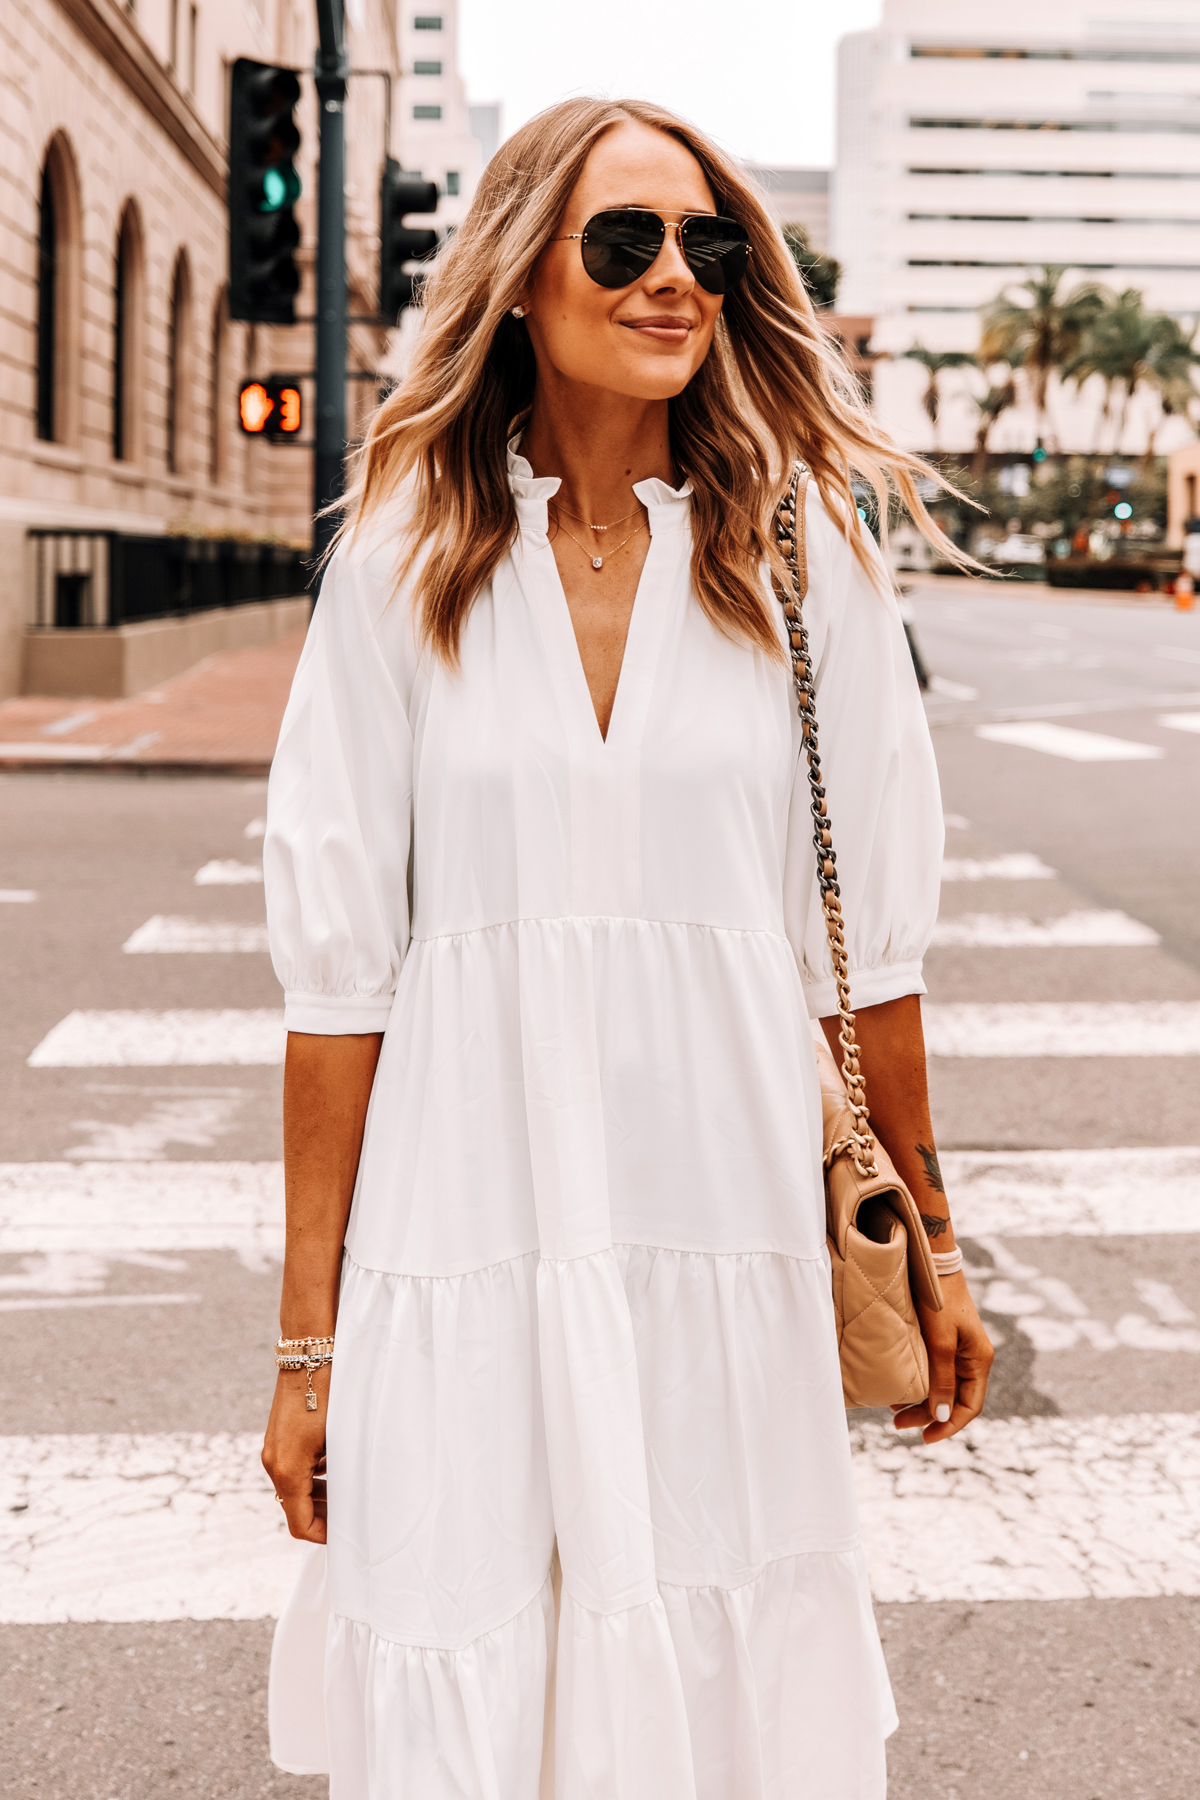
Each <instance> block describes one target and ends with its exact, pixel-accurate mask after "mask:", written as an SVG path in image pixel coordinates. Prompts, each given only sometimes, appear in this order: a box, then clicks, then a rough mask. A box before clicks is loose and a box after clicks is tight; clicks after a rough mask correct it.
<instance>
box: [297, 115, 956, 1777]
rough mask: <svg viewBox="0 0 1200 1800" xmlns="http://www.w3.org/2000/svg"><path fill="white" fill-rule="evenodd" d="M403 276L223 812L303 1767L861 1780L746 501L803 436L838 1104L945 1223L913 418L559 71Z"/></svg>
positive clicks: (817, 1231)
mask: <svg viewBox="0 0 1200 1800" xmlns="http://www.w3.org/2000/svg"><path fill="white" fill-rule="evenodd" d="M614 212H619V213H621V214H622V216H618V217H614V216H613V215H614ZM425 312H426V317H425V323H424V327H423V331H422V335H421V338H420V340H419V343H418V347H417V352H416V358H415V362H414V364H413V367H412V369H411V372H410V374H409V376H408V378H407V379H406V381H405V383H404V384H403V386H402V387H401V388H400V389H399V390H398V391H397V392H396V393H395V394H394V395H393V396H392V397H391V398H390V399H389V400H388V401H387V402H386V404H385V405H384V406H383V407H382V408H381V410H380V412H379V414H378V415H377V417H376V419H375V422H374V425H373V427H372V430H371V434H370V437H369V440H368V443H367V446H366V450H365V454H364V457H363V462H362V467H361V471H360V478H359V481H358V485H357V488H356V490H355V492H354V494H353V496H352V504H351V510H350V519H349V529H348V530H347V532H346V534H345V536H344V539H343V542H342V544H341V546H340V548H339V549H338V551H337V553H336V555H335V557H334V559H333V561H332V562H331V564H330V566H329V569H328V571H327V573H326V576H325V582H324V586H323V589H322V594H321V599H320V603H319V605H318V607H317V610H316V614H315V618H314V622H313V626H312V629H311V631H310V633H309V639H308V643H307V645H306V648H305V651H304V656H303V659H302V661H301V665H300V668H299V671H298V673H297V676H296V682H295V687H294V690H293V693H292V698H291V702H290V704H289V707H288V712H287V716H286V719H285V721H284V726H283V731H282V735H281V738H280V745H279V751H278V754H277V757H276V760H275V764H274V768H273V772H272V777H271V794H270V803H269V821H268V831H267V840H266V849H265V854H266V874H267V883H268V901H269V908H270V917H271V931H272V945H273V950H274V956H275V965H276V968H277V970H278V972H279V975H280V979H281V980H282V982H283V984H284V986H285V988H286V989H287V1025H288V1030H289V1038H288V1053H287V1067H286V1074H285V1097H284V1126H285V1153H286V1170H287V1183H288V1248H287V1260H286V1263H285V1269H284V1283H283V1304H282V1312H281V1324H282V1331H283V1335H284V1338H285V1339H287V1340H298V1339H308V1338H313V1339H324V1338H327V1337H332V1336H334V1335H335V1325H336V1351H335V1352H334V1353H333V1360H332V1365H331V1366H332V1385H330V1381H329V1376H330V1365H328V1364H322V1365H321V1366H319V1367H318V1368H317V1370H316V1371H315V1373H314V1375H313V1404H314V1406H315V1410H309V1409H308V1407H307V1406H306V1401H305V1392H306V1373H305V1371H303V1370H294V1371H293V1370H285V1371H284V1372H283V1373H281V1375H280V1379H279V1385H278V1389H277V1393H276V1397H275V1403H274V1408H273V1411H272V1415H271V1421H270V1425H269V1427H268V1431H267V1441H266V1447H265V1450H264V1458H263V1460H264V1462H265V1464H266V1467H267V1469H268V1471H269V1473H270V1475H271V1476H272V1478H273V1481H274V1484H275V1487H276V1490H277V1492H278V1494H279V1496H280V1498H281V1501H282V1504H283V1506H284V1509H285V1511H286V1514H287V1519H288V1524H289V1527H290V1529H291V1531H292V1533H293V1535H294V1536H296V1537H300V1538H306V1539H308V1540H309V1541H310V1542H314V1543H321V1542H324V1541H325V1538H326V1525H325V1520H324V1518H323V1517H321V1516H320V1513H321V1509H320V1507H319V1504H315V1503H314V1499H313V1477H314V1471H315V1470H317V1469H318V1466H319V1461H320V1458H321V1456H322V1453H323V1452H326V1451H327V1455H328V1484H329V1503H328V1545H329V1553H328V1586H329V1622H328V1627H327V1637H323V1638H321V1639H320V1642H319V1644H318V1651H319V1653H323V1658H324V1688H325V1695H324V1726H325V1729H326V1731H327V1736H328V1745H327V1755H328V1764H327V1766H328V1767H329V1768H330V1770H331V1775H332V1782H331V1793H332V1794H333V1795H334V1796H335V1800H367V1797H368V1796H369V1797H370V1800H401V1796H403V1797H404V1800H408V1796H420V1800H451V1796H453V1797H454V1800H460V1797H464V1800H466V1797H469V1800H535V1796H538V1795H543V1796H546V1795H550V1794H554V1795H557V1796H558V1800H758V1797H759V1796H767V1795H771V1796H781V1797H782V1796H788V1800H792V1797H799V1796H803V1797H804V1800H849V1797H850V1796H854V1800H867V1797H870V1796H877V1795H882V1794H883V1792H884V1788H885V1781H886V1777H885V1768H884V1747H883V1746H884V1739H885V1737H886V1735H887V1734H888V1732H889V1731H890V1730H892V1728H893V1726H894V1724H895V1715H894V1712H893V1708H892V1702H891V1695H890V1691H889V1688H888V1682H887V1675H886V1671H885V1669H884V1666H883V1660H882V1656H881V1653H880V1648H879V1642H878V1638H877V1636H876V1632H875V1626H874V1621H873V1616H872V1612H871V1603H870V1596H869V1593H868V1588H867V1579H866V1573H865V1569H864V1564H863V1558H862V1552H861V1549H860V1546H859V1539H858V1530H857V1523H856V1518H855V1508H854V1496H853V1489H852V1483H851V1469H850V1457H849V1449H848V1439H847V1431H846V1422H845V1413H844V1410H843V1404H842V1397H841V1388H840V1382H839V1373H838V1356H837V1347H836V1342H835V1335H834V1322H833V1315H832V1306H831V1298H830V1285H829V1269H828V1264H827V1260H826V1252H825V1247H824V1211H823V1199H822V1184H821V1170H820V1151H821V1123H820V1109H819V1100H818V1091H817V1081H816V1074H815V1067H814V1053H813V1044H812V1038H811V1029H810V1024H809V1020H810V1015H811V1016H812V1017H818V1018H821V1019H822V1020H823V1021H827V1022H828V1021H832V1016H833V1014H834V1013H835V997H834V986H833V981H832V979H831V971H830V964H829V956H828V951H827V948H826V944H825V939H824V931H823V925H822V920H821V916H820V909H819V907H818V906H817V905H816V904H814V899H813V893H814V885H815V884H814V880H813V867H812V856H813V851H812V835H811V822H810V821H808V816H807V814H808V797H807V790H806V783H805V775H804V767H803V758H802V756H801V734H800V728H799V724H798V721H797V719H796V717H795V707H794V702H793V699H792V693H791V679H790V669H789V666H788V663H787V660H786V657H785V655H784V653H783V647H782V646H783V641H784V640H783V636H782V628H781V623H780V616H779V615H780V609H779V605H778V602H777V600H776V598H775V595H774V593H773V590H772V585H771V578H770V570H771V569H772V568H774V569H775V571H776V574H781V573H782V570H781V567H780V564H779V557H778V552H777V550H776V549H775V548H774V545H773V542H772V539H771V535H770V520H771V514H772V507H773V504H774V502H775V500H776V498H777V496H778V495H779V493H780V492H781V491H782V489H783V488H784V486H785V485H786V483H787V480H788V478H789V474H790V469H791V465H792V462H793V459H795V458H797V457H802V458H803V459H804V460H805V462H806V463H807V464H808V466H809V468H810V469H811V471H812V474H813V484H812V485H813V487H814V488H815V489H816V490H817V491H814V492H811V493H810V497H809V500H808V510H807V520H808V536H809V561H810V569H811V589H810V600H809V602H808V603H807V604H806V614H807V617H808V623H809V629H810V632H811V637H812V647H813V654H814V658H815V660H816V663H817V668H818V688H817V708H818V714H819V717H820V721H821V725H822V746H823V750H824V754H825V761H826V765H827V768H828V789H829V795H830V801H831V811H832V817H833V821H834V827H835V832H836V834H837V847H838V850H839V855H840V863H839V874H840V878H841V887H842V895H843V905H844V908H845V912H846V915H847V918H848V921H849V942H850V961H851V981H852V986H853V992H854V997H855V1002H856V1004H857V1006H858V1008H859V1009H860V1010H859V1021H860V1038H861V1042H862V1045H863V1053H864V1060H865V1068H866V1073H867V1077H868V1085H869V1091H870V1093H871V1096H872V1102H873V1108H874V1113H873V1116H874V1120H875V1122H876V1124H877V1125H878V1128H879V1131H880V1134H881V1136H882V1138H883V1141H884V1142H885V1143H886V1145H887V1147H888V1149H889V1150H890V1151H891V1153H892V1156H893V1157H894V1159H895V1161H896V1163H897V1165H898V1166H899V1168H900V1170H901V1173H902V1174H903V1175H904V1176H905V1178H906V1179H907V1180H908V1182H909V1183H910V1185H911V1186H912V1188H913V1191H914V1193H915V1194H916V1195H917V1196H918V1200H919V1204H920V1206H921V1207H922V1210H923V1211H924V1212H925V1213H926V1214H927V1216H928V1221H929V1230H930V1232H931V1233H933V1234H936V1235H937V1238H938V1244H937V1247H938V1249H940V1250H941V1249H948V1248H949V1247H950V1246H951V1245H952V1243H953V1236H952V1233H951V1231H950V1229H949V1226H948V1222H947V1219H946V1206H945V1199H944V1195H943V1193H942V1191H941V1184H940V1180H939V1178H938V1176H937V1164H936V1159H935V1157H934V1152H933V1149H932V1145H933V1136H932V1132H931V1130H930V1124H929V1112H928V1107H927V1103H926V1098H925V1088H924V1055H923V1049H922V1042H921V1028H920V1002H919V999H918V998H917V996H918V995H919V994H920V993H921V992H922V991H923V988H922V983H921V975H920V969H921V956H922V953H923V950H924V948H925V945H926V943H927V941H928V938H929V935H930V932H931V929H932V926H933V922H934V918H935V915H936V910H937V897H938V876H939V863H940V857H941V844H942V829H941V810H940V804H939V799H938V788H937V777H936V772H935V768H934V762H933V756H932V751H931V747H930V743H929V737H928V733H927V731H926V728H925V722H924V717H923V713H922V710H921V705H920V701H919V698H918V695H917V689H916V684H915V680H914V678H913V673H912V667H911V663H910V660H909V657H908V651H907V649H906V646H905V641H904V633H903V629H902V627H901V624H900V621H899V618H898V616H897V614H896V610H895V604H894V601H893V599H892V597H891V593H890V589H889V587H888V584H887V583H886V582H885V581H881V580H880V578H879V567H880V564H879V560H878V555H877V552H876V551H875V548H874V545H873V543H872V542H871V540H870V539H869V537H868V536H867V534H866V533H865V532H864V531H862V530H861V529H860V528H859V523H858V519H857V515H856V513H855V510H854V507H853V503H852V501H851V498H850V491H849V486H848V481H849V467H850V465H851V464H853V465H854V466H855V467H857V468H858V469H860V470H865V471H866V472H867V474H868V475H869V476H871V477H873V478H874V479H877V480H878V481H880V482H882V481H883V480H884V479H885V471H887V470H890V471H891V472H892V474H893V476H894V479H895V481H896V483H897V484H898V486H899V488H900V491H901V492H902V493H903V495H904V497H905V498H906V500H907V501H908V503H909V505H910V507H911V508H912V509H913V511H914V513H915V514H916V515H917V516H918V517H921V518H923V517H924V515H923V512H922V509H921V507H920V503H919V501H918V500H917V497H916V494H915V492H914V490H913V485H912V477H913V472H914V470H916V469H917V468H918V467H919V465H917V464H916V463H915V462H914V461H913V459H911V458H909V457H907V456H905V455H903V454H902V453H901V452H899V451H897V450H895V449H894V448H892V447H891V446H890V445H889V444H888V443H887V441H886V440H885V439H884V438H883V437H882V436H881V434H880V433H879V431H878V430H877V428H876V427H875V426H874V425H873V423H872V421H871V419H870V418H869V416H868V415H867V414H866V413H864V412H862V411H861V410H860V409H859V407H858V405H857V404H856V402H855V401H854V399H853V397H852V396H849V395H848V393H847V392H846V391H844V390H843V389H842V387H841V386H840V385H839V378H838V375H837V370H836V367H835V365H834V364H833V362H832V361H831V360H830V357H829V353H828V352H827V350H826V349H825V348H824V343H823V339H822V337H821V334H820V332H819V330H818V328H817V327H816V325H815V323H814V320H813V315H812V310H811V307H810V306H809V303H808V301H807V299H806V297H805V295H804V293H803V291H802V288H801V286H800V283H799V281H798V278H797V275H796V272H795V268H794V266H793V264H792V263H791V260H790V258H789V257H788V255H787V251H786V248H785V246H784V244H783V242H782V240H781V238H780V236H779V234H778V232H777V231H776V230H775V228H774V227H773V225H772V224H771V222H770V220H769V218H768V216H767V214H766V212H765V211H764V209H763V207H762V205H761V203H760V201H759V200H758V199H757V198H756V196H755V193H754V190H753V188H752V187H751V186H750V185H749V184H748V183H747V181H746V179H745V178H744V177H743V176H742V175H741V174H740V173H739V172H738V170H737V168H736V166H735V165H733V164H732V163H730V161H729V160H728V159H727V158H725V157H724V156H722V155H721V154H720V153H719V152H718V151H717V150H716V149H715V148H714V147H713V146H712V145H711V144H710V143H709V142H708V141H707V140H706V139H704V138H703V137H701V136H700V135H699V134H698V133H697V132H695V131H694V130H693V129H691V128H690V127H688V126H685V125H683V124H681V123H680V122H679V121H678V120H676V119H675V118H674V117H673V116H672V115H670V114H668V113H666V112H663V111H661V110H660V109H658V108H656V107H653V106H648V105H643V104H641V103H636V104H633V103H620V104H617V103H607V102H601V101H592V100H576V101H571V102H568V103H566V104H564V105H562V106H558V107H555V108H554V109H552V110H551V111H550V112H548V113H546V114H544V115H542V116H541V117H540V118H538V119H535V120H534V121H533V122H532V123H531V124H530V125H528V126H526V127H525V129H524V130H522V131H520V132H518V133H517V134H516V136H515V137H514V138H512V139H510V140H509V142H508V143H507V144H506V145H505V146H504V147H503V149H502V150H501V151H500V152H499V154H498V155H497V156H496V157H495V158H494V159H493V161H492V163H491V164H490V165H489V167H488V169H487V171H486V173H485V175H484V178H483V181H482V183H481V185H480V188H479V192H478V195H477V197H476V200H475V202H474V205H473V207H472V209H471V212H470V214H469V216H468V218H467V220H466V221H465V223H464V225H463V226H462V228H461V230H460V232H459V233H458V235H457V237H456V238H455V239H454V240H453V241H452V243H451V245H450V246H449V247H448V249H447V250H446V251H444V252H443V254H442V256H441V258H440V259H439V262H438V264H437V266H436V268H435V270H434V272H433V274H432V275H431V277H430V280H429V284H428V289H427V296H426V304H425ZM506 442H507V448H506ZM833 1023H836V1021H833ZM352 1194H353V1205H351V1197H352ZM347 1221H348V1223H347ZM343 1246H344V1248H343ZM945 1291H946V1301H947V1304H946V1307H945V1310H944V1312H942V1313H941V1314H937V1315H934V1314H930V1315H928V1317H926V1318H925V1319H924V1321H923V1323H924V1326H925V1328H926V1332H927V1339H928V1342H929V1346H930V1350H931V1353H932V1362H933V1376H932V1388H931V1394H930V1398H929V1401H928V1403H927V1404H923V1405H922V1406H920V1407H917V1408H912V1409H909V1410H908V1411H907V1412H904V1413H901V1414H900V1415H899V1416H898V1419H897V1423H898V1424H900V1425H904V1426H913V1425H920V1426H922V1427H923V1428H924V1430H925V1437H926V1440H927V1441H929V1442H933V1441H936V1440H937V1439H939V1438H944V1437H947V1436H949V1435H951V1434H952V1433H953V1432H955V1431H957V1430H959V1429H961V1427H962V1426H963V1425H964V1424H965V1423H966V1422H967V1420H968V1419H970V1418H972V1417H973V1416H974V1415H975V1414H976V1413H977V1412H978V1411H979V1408H980V1406H981V1405H982V1402H983V1394H984V1389H985V1386H986V1375H987V1367H988V1363H989V1361H990V1350H989V1348H988V1345H987V1340H986V1338H985V1336H984V1333H983V1331H982V1328H981V1326H980V1324H979V1321H978V1318H977V1316H976V1314H975V1311H974V1308H973V1307H972V1304H971V1301H970V1298H969V1295H968V1293H967V1289H966V1284H965V1282H964V1281H963V1278H962V1276H961V1275H958V1276H952V1277H950V1278H948V1279H947V1281H946V1283H945ZM327 1408H328V1411H327V1410H326V1409H327ZM939 1421H942V1422H939ZM319 1579H320V1575H319V1571H318V1570H316V1569H312V1570H310V1571H309V1572H308V1575H307V1577H306V1580H307V1582H308V1583H309V1584H310V1585H311V1588H312V1591H311V1592H310V1591H309V1590H308V1589H307V1588H306V1587H305V1586H304V1584H302V1587H301V1590H299V1592H298V1595H297V1598H296V1600H295V1602H294V1604H293V1606H292V1608H291V1609H290V1610H289V1613H288V1615H286V1616H285V1619H284V1620H283V1621H282V1622H281V1626H280V1631H279V1634H278V1638H277V1644H276V1652H275V1659H274V1665H273V1676H272V1722H273V1745H274V1753H275V1755H276V1758H277V1760H279V1761H281V1762H283V1763H284V1764H285V1766H290V1767H293V1768H306V1767H307V1768H313V1767H320V1766H325V1765H324V1764H323V1755H324V1752H323V1751H322V1749H321V1747H320V1745H319V1744H318V1745H317V1746H316V1747H315V1748H312V1749H309V1750H305V1749H304V1747H303V1739H304V1734H305V1729H306V1727H309V1726H311V1725H312V1721H313V1717H314V1715H315V1714H317V1713H319V1711H320V1705H321V1703H320V1700H319V1697H318V1698H317V1699H315V1700H314V1699H313V1698H312V1692H313V1690H310V1689H309V1688H308V1687H306V1685H305V1682H306V1677H305V1676H304V1673H303V1669H302V1663H303V1654H304V1640H305V1632H306V1631H307V1632H308V1636H309V1641H310V1642H311V1641H312V1637H313V1634H314V1633H318V1634H319V1633H321V1632H323V1631H324V1630H325V1627H324V1626H323V1624H322V1623H321V1599H320V1595H319V1593H317V1592H316V1587H317V1585H318V1583H319ZM313 1735H315V1736H317V1737H320V1735H321V1733H320V1731H317V1732H316V1733H315V1734H313Z"/></svg>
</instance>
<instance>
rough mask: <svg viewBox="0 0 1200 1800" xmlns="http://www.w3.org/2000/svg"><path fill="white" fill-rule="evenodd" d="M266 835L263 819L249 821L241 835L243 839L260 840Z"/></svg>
mask: <svg viewBox="0 0 1200 1800" xmlns="http://www.w3.org/2000/svg"><path fill="white" fill-rule="evenodd" d="M266 835H267V821H266V820H265V819H251V821H250V823H249V824H248V825H247V827H246V829H245V831H244V832H243V833H242V836H243V837H248V838H260V837H266Z"/></svg>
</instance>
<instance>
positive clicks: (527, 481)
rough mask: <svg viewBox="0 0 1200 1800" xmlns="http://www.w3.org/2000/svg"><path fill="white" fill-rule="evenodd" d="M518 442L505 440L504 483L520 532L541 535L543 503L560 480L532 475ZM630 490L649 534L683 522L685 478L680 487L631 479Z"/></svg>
mask: <svg viewBox="0 0 1200 1800" xmlns="http://www.w3.org/2000/svg"><path fill="white" fill-rule="evenodd" d="M520 442H521V438H520V434H519V433H518V435H517V436H516V437H513V438H510V439H509V442H508V485H509V487H510V488H511V489H512V494H513V499H514V500H515V501H516V506H517V520H518V522H519V524H520V526H521V529H522V531H530V532H534V533H536V534H539V535H540V536H542V537H545V535H546V528H547V525H548V523H549V520H548V515H547V511H546V508H547V503H548V502H549V501H551V500H553V498H554V496H555V494H557V492H558V490H559V488H560V487H561V486H562V479H561V477H560V476H558V475H535V474H534V472H533V470H532V469H531V468H530V466H529V463H528V461H527V459H526V458H525V457H523V456H522V455H521V453H520V450H519V448H518V446H519V444H520ZM633 491H634V494H635V496H636V497H637V499H639V500H640V501H641V503H642V505H643V506H644V507H645V508H646V511H647V512H648V513H649V515H650V533H651V536H653V535H654V534H655V533H657V532H662V531H670V530H672V529H676V528H678V527H681V526H683V525H685V524H686V523H687V520H688V518H689V516H690V513H691V503H692V484H691V482H690V481H685V482H684V483H683V486H682V487H678V488H673V487H672V486H671V485H670V483H669V482H666V481H660V480H659V479H658V477H657V476H651V477H650V479H649V480H647V481H635V482H634V484H633Z"/></svg>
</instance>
